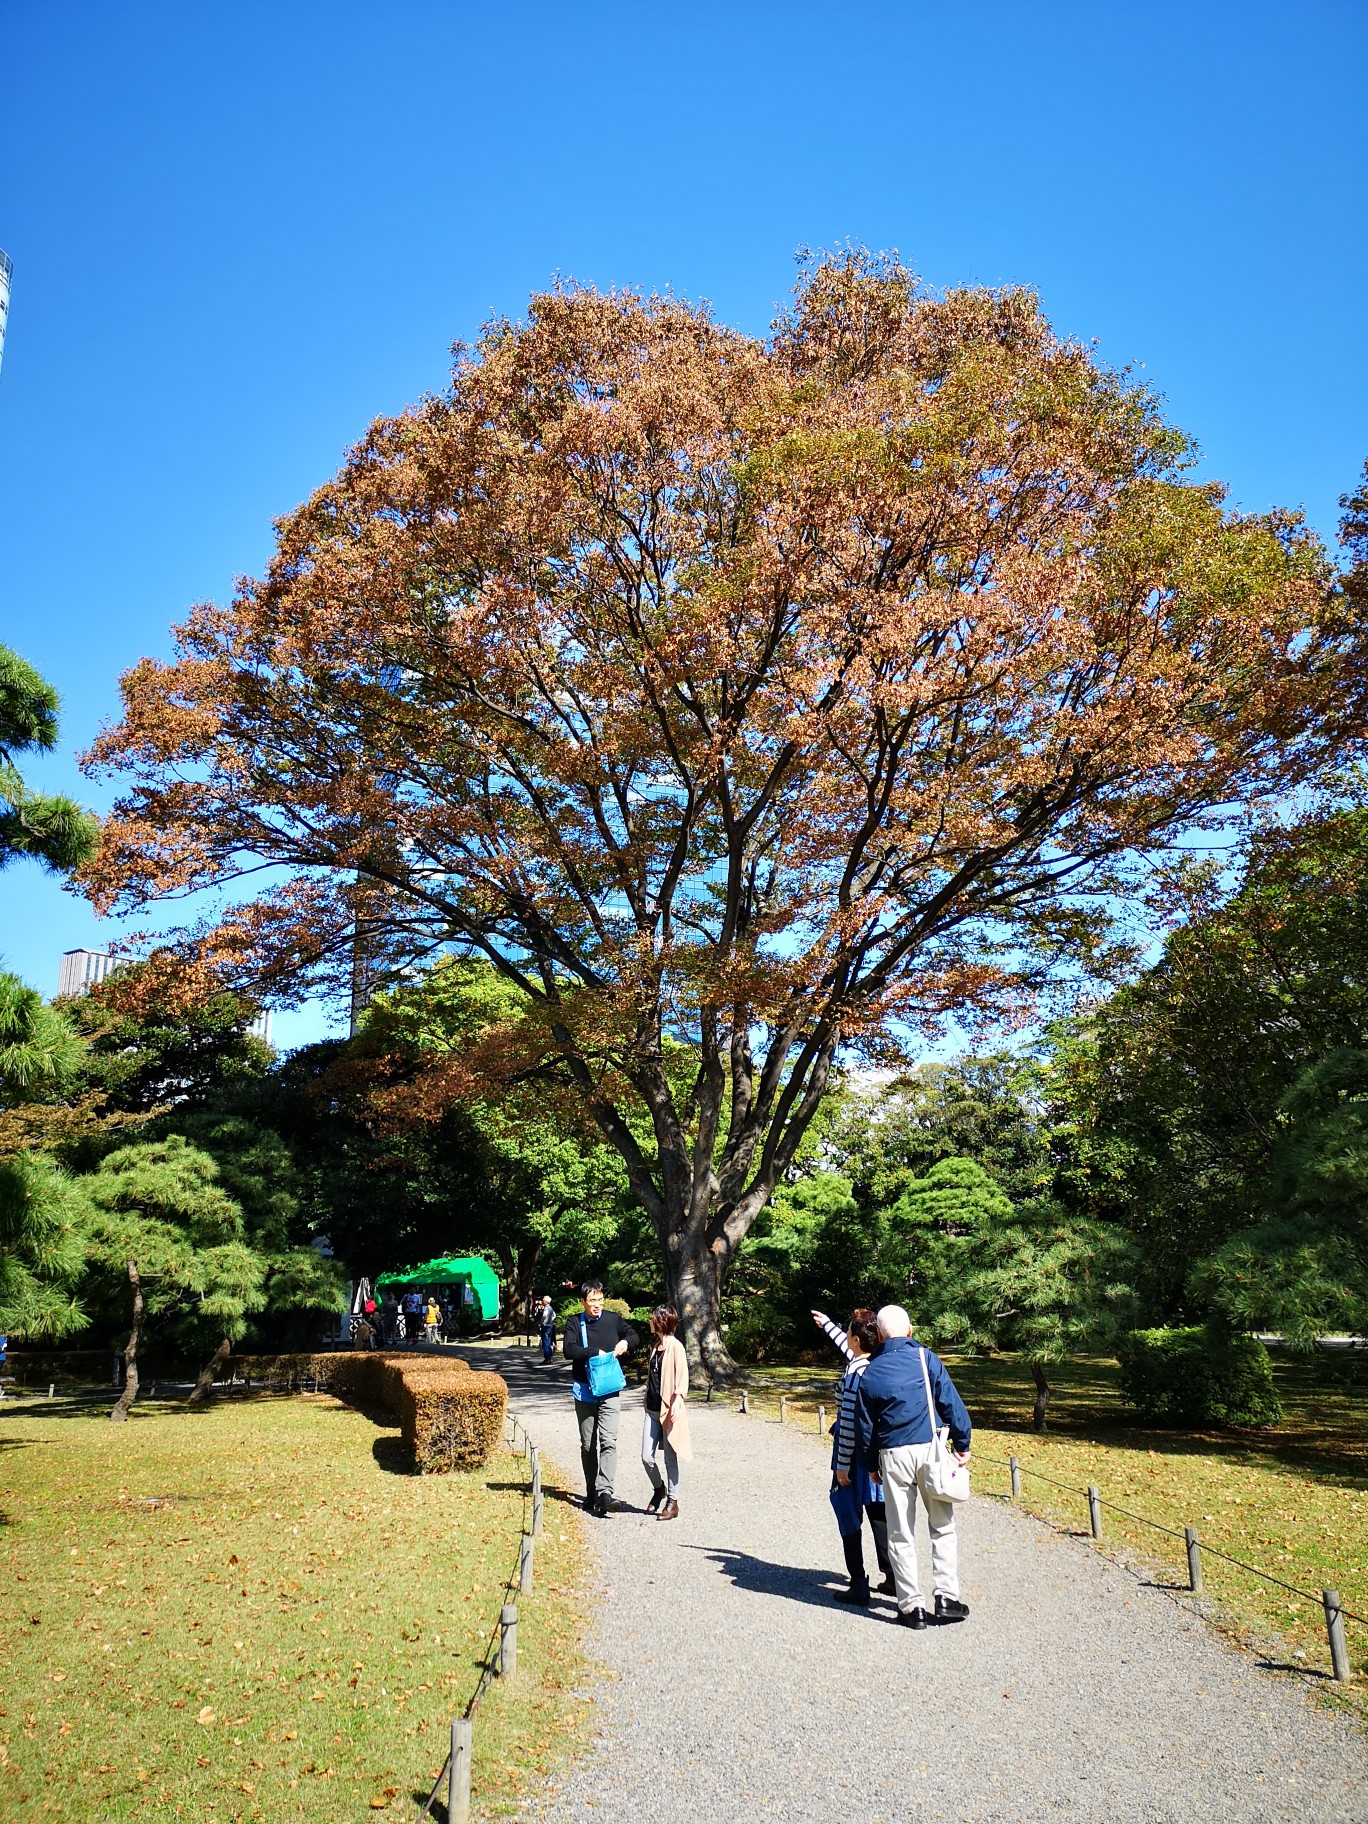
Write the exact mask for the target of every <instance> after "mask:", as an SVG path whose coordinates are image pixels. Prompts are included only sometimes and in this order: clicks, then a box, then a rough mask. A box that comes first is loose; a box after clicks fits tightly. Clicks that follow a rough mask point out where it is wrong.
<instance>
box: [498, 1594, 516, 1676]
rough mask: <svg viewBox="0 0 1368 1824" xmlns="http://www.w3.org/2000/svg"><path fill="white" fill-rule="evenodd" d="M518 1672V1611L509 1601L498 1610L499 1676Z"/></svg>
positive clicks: (514, 1674) (512, 1674)
mask: <svg viewBox="0 0 1368 1824" xmlns="http://www.w3.org/2000/svg"><path fill="white" fill-rule="evenodd" d="M517 1672H518V1611H517V1609H516V1608H515V1606H514V1605H513V1604H512V1603H511V1602H506V1603H505V1604H504V1605H503V1607H502V1608H501V1609H500V1610H499V1677H500V1678H515V1677H516V1676H517Z"/></svg>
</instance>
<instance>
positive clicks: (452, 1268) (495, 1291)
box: [375, 1254, 499, 1324]
mask: <svg viewBox="0 0 1368 1824" xmlns="http://www.w3.org/2000/svg"><path fill="white" fill-rule="evenodd" d="M375 1284H376V1288H377V1290H378V1289H379V1288H381V1287H383V1286H393V1287H394V1288H395V1289H396V1290H397V1291H401V1292H407V1291H408V1290H409V1289H410V1288H412V1289H414V1290H416V1291H419V1292H426V1291H428V1290H430V1289H431V1288H432V1287H434V1286H469V1287H470V1290H471V1293H472V1295H473V1298H474V1309H475V1311H476V1312H477V1313H478V1315H479V1319H480V1322H481V1323H482V1324H490V1323H493V1322H494V1321H495V1319H496V1318H497V1317H498V1315H499V1276H498V1274H497V1273H496V1272H495V1271H494V1269H493V1267H491V1266H490V1264H489V1262H488V1261H487V1260H481V1258H480V1256H479V1255H478V1254H444V1255H443V1256H442V1258H441V1259H440V1260H429V1261H425V1262H424V1264H423V1265H422V1266H421V1267H407V1268H405V1270H404V1271H403V1272H402V1273H381V1274H380V1275H379V1276H378V1277H377V1279H376V1281H375Z"/></svg>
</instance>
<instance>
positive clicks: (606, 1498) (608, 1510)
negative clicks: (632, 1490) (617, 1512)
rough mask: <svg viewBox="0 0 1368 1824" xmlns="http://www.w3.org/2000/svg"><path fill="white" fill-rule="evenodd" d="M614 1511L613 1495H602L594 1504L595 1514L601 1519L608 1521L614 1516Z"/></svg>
mask: <svg viewBox="0 0 1368 1824" xmlns="http://www.w3.org/2000/svg"><path fill="white" fill-rule="evenodd" d="M612 1511H613V1497H612V1496H611V1495H600V1496H599V1498H598V1500H597V1501H596V1502H595V1503H594V1512H595V1513H596V1514H597V1515H598V1517H599V1519H600V1520H607V1519H608V1518H609V1516H610V1515H611V1514H612Z"/></svg>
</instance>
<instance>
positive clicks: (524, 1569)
mask: <svg viewBox="0 0 1368 1824" xmlns="http://www.w3.org/2000/svg"><path fill="white" fill-rule="evenodd" d="M536 1549H537V1548H536V1546H535V1545H533V1543H532V1535H531V1533H524V1534H523V1536H522V1546H521V1548H520V1550H519V1553H518V1589H519V1591H520V1592H521V1593H522V1594H523V1595H524V1596H530V1595H531V1594H532V1554H533V1553H534V1552H535V1551H536Z"/></svg>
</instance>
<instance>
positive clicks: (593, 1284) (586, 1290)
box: [580, 1279, 603, 1298]
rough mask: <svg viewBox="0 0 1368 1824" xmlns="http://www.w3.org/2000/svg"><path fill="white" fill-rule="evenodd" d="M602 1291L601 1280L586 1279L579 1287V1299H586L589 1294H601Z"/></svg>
mask: <svg viewBox="0 0 1368 1824" xmlns="http://www.w3.org/2000/svg"><path fill="white" fill-rule="evenodd" d="M602 1290H603V1281H602V1280H601V1279H586V1280H585V1282H584V1284H583V1285H582V1286H581V1287H580V1297H581V1298H588V1296H589V1294H590V1293H591V1292H602Z"/></svg>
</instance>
